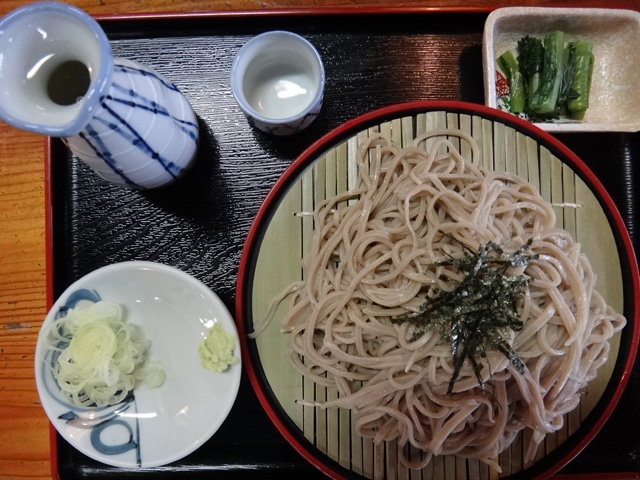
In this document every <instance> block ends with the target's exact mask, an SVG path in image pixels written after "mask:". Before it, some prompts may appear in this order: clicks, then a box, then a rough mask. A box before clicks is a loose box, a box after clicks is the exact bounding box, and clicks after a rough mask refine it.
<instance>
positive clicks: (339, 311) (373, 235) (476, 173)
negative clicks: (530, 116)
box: [283, 130, 625, 470]
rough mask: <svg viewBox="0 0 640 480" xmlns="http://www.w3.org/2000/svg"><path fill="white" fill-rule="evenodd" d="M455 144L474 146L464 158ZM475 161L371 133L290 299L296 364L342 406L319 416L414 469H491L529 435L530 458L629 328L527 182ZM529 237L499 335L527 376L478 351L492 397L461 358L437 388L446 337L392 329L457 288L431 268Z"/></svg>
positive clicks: (512, 247) (446, 357)
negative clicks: (436, 462) (344, 419)
mask: <svg viewBox="0 0 640 480" xmlns="http://www.w3.org/2000/svg"><path fill="white" fill-rule="evenodd" d="M428 137H433V138H432V139H431V140H430V142H432V144H431V146H430V147H429V148H428V149H426V148H425V145H426V140H427V138H428ZM454 137H455V138H456V139H459V140H460V141H461V142H466V143H467V144H468V145H469V149H470V151H471V153H472V158H471V160H466V159H464V158H463V157H462V156H461V154H460V153H459V150H458V148H456V146H455V145H454V143H452V141H451V140H449V138H454ZM477 159H478V150H477V146H476V145H475V143H474V141H473V140H472V139H471V138H470V137H469V136H468V135H466V134H465V133H463V132H458V131H449V130H447V131H441V132H432V133H430V134H429V135H425V136H423V137H420V138H418V139H416V140H415V142H414V144H413V145H412V146H411V147H408V148H404V149H400V148H398V147H396V146H394V145H393V144H392V143H391V142H390V141H389V140H388V139H387V138H385V137H384V136H382V135H375V136H372V137H371V138H369V140H368V141H367V142H366V143H365V144H364V145H363V146H362V147H361V148H360V150H359V153H358V172H359V173H358V183H357V186H356V188H355V189H354V190H352V191H350V192H348V193H345V194H342V195H338V196H336V197H334V198H330V199H328V200H326V201H324V202H323V203H322V204H320V205H319V206H318V207H317V208H316V210H315V212H314V236H313V239H312V245H311V249H310V251H309V253H308V255H307V256H306V257H305V258H304V260H303V268H304V280H303V281H302V282H301V283H299V284H298V285H295V286H294V287H293V288H291V289H289V290H288V291H287V292H286V293H287V294H291V295H292V304H291V308H290V309H289V311H288V313H287V314H286V317H285V319H284V321H283V328H284V329H285V330H286V331H287V332H290V343H289V345H290V352H289V358H290V361H291V363H292V364H293V365H294V366H295V367H296V368H297V369H298V370H299V371H300V372H302V374H304V375H305V376H306V377H308V378H309V379H312V380H314V381H315V382H317V383H318V384H322V385H327V386H334V387H336V388H337V390H338V392H339V396H338V398H337V399H336V400H330V401H327V402H326V403H324V404H323V405H322V406H323V407H326V408H328V407H343V408H347V409H351V410H352V411H353V412H355V413H356V414H357V420H356V422H355V428H356V429H357V431H358V433H359V434H360V435H362V436H364V437H372V438H373V439H374V442H384V441H390V440H397V442H398V444H399V445H400V446H406V445H407V444H410V445H411V446H413V447H415V448H417V449H420V450H422V451H424V452H426V453H427V454H426V455H424V456H423V457H424V458H423V459H421V460H417V461H416V460H409V459H408V458H407V456H406V455H405V456H404V457H405V458H403V459H402V461H403V462H404V463H405V465H407V466H408V467H410V468H421V467H423V466H424V465H426V464H427V463H428V462H429V461H430V459H431V457H432V455H445V454H456V455H460V456H463V457H469V458H477V459H480V460H481V461H483V462H486V463H487V464H489V465H491V466H492V467H494V468H496V469H497V470H499V469H500V467H499V465H498V463H497V462H496V457H497V455H498V454H499V453H500V452H502V451H503V450H504V449H505V448H507V447H508V446H509V445H510V444H511V443H512V441H513V440H514V439H515V437H516V435H517V434H518V433H519V432H520V431H522V430H525V429H529V430H531V432H532V440H533V441H532V442H530V443H531V445H530V448H529V450H528V452H527V456H528V457H529V458H531V457H533V456H534V455H535V451H536V449H537V446H538V444H539V443H540V442H541V441H542V440H543V439H544V437H545V435H546V434H548V433H550V432H554V431H556V430H558V429H560V428H561V427H562V426H563V421H564V420H563V415H564V414H566V413H567V412H569V411H571V410H573V409H574V408H576V406H578V404H579V401H580V394H581V389H583V388H584V387H585V386H586V385H587V382H589V380H591V379H593V378H594V377H595V376H596V372H597V370H598V368H599V367H600V366H601V365H602V364H603V363H604V362H605V361H606V359H607V356H608V353H609V339H610V338H611V337H612V335H613V334H614V332H616V331H618V330H620V329H621V328H622V327H623V326H624V325H625V319H624V318H623V317H622V316H621V315H619V314H617V313H616V312H615V311H614V310H613V309H612V308H611V307H610V306H608V305H607V304H606V302H605V301H604V300H603V298H602V296H601V295H600V294H599V293H598V292H597V291H596V290H595V289H594V285H595V281H596V278H595V275H594V273H593V271H592V269H591V266H590V264H589V261H588V260H587V258H586V257H585V256H584V255H583V254H582V253H581V251H580V245H579V244H577V243H575V241H574V240H573V239H572V237H571V236H570V235H569V234H568V233H567V232H566V231H564V230H562V229H559V228H557V227H556V226H555V225H556V218H555V214H554V211H553V209H552V207H551V205H549V204H548V203H547V202H545V201H544V200H543V198H542V197H541V196H540V194H539V193H538V192H537V190H536V189H535V187H534V186H533V185H531V184H530V183H528V182H526V181H524V180H523V179H521V178H519V177H517V176H514V175H510V174H506V173H498V172H492V171H487V170H484V169H481V168H479V167H478V166H477V165H478V161H477ZM528 241H531V245H530V249H529V252H531V253H534V254H537V255H538V259H537V260H536V261H534V262H532V263H530V264H529V265H528V266H526V269H524V271H522V270H523V268H521V269H520V271H517V272H514V273H513V274H514V275H516V274H523V275H526V276H528V277H530V279H531V281H530V283H529V284H528V285H527V286H526V288H525V291H524V293H523V295H522V296H521V298H520V299H519V300H518V303H517V313H518V315H519V318H520V319H521V321H522V322H523V323H524V327H523V328H522V329H521V330H519V331H517V332H513V331H509V332H506V334H507V335H508V341H509V343H510V344H511V346H512V348H513V349H514V350H515V351H516V353H517V355H518V356H519V358H520V359H522V361H523V362H524V364H525V368H524V373H523V374H521V373H519V372H518V370H517V369H516V368H514V366H513V365H512V364H511V363H510V362H509V360H508V359H507V358H506V357H505V355H503V354H502V353H500V352H498V351H493V350H491V349H490V348H487V352H486V358H480V359H478V361H479V362H480V363H481V365H482V378H483V379H484V381H485V382H486V385H487V388H486V389H482V388H480V385H479V383H478V380H477V378H476V376H475V374H474V371H473V369H472V368H471V366H470V365H469V364H468V362H465V363H464V365H463V367H462V369H461V371H460V374H459V377H458V379H457V380H456V382H455V385H454V388H453V391H452V392H451V393H447V387H448V386H449V381H450V379H451V376H452V373H453V370H454V366H453V363H452V358H453V357H452V345H451V342H450V341H446V340H445V339H444V338H443V337H442V336H441V335H440V333H439V332H438V330H436V329H433V330H429V331H427V332H426V333H424V334H423V335H421V336H419V337H418V338H416V337H415V335H414V331H415V328H414V326H413V325H412V324H411V323H409V322H405V323H400V324H398V323H394V322H392V321H391V319H392V318H395V317H399V316H403V315H405V316H406V315H407V314H408V313H411V312H418V311H419V310H420V306H421V304H423V302H424V301H425V297H426V296H427V295H428V294H429V292H430V291H431V293H433V292H434V291H437V290H432V289H438V290H439V291H443V290H451V288H452V287H451V285H452V282H454V283H455V282H456V281H459V280H460V271H458V269H457V268H456V267H455V266H453V265H445V266H443V265H438V262H439V261H441V260H442V259H444V258H461V257H462V256H464V254H465V252H467V251H477V250H478V248H479V247H480V246H482V245H486V244H487V243H488V242H494V243H496V244H498V245H500V246H501V247H502V248H503V249H504V250H505V251H516V250H517V249H518V248H520V247H521V246H522V245H524V244H525V243H526V242H528ZM516 270H517V269H516Z"/></svg>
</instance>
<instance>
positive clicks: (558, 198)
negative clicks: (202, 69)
mask: <svg viewBox="0 0 640 480" xmlns="http://www.w3.org/2000/svg"><path fill="white" fill-rule="evenodd" d="M444 128H449V129H460V130H463V131H465V132H467V133H469V134H471V135H472V137H473V138H474V139H475V141H476V142H477V143H478V146H479V148H480V152H481V159H480V164H481V165H482V166H484V167H486V168H489V169H494V170H496V171H507V172H510V173H514V174H517V175H519V176H521V177H523V178H525V179H527V180H528V181H529V182H531V183H532V184H534V185H535V186H536V187H537V188H538V189H539V191H540V192H541V194H542V196H543V197H544V198H545V200H547V201H549V202H551V203H552V204H553V205H555V206H554V209H555V211H556V215H557V224H558V226H560V227H563V228H564V229H566V230H568V231H569V232H570V233H571V234H572V235H573V236H574V238H575V239H576V240H577V241H578V242H579V243H581V245H582V251H583V252H584V253H586V254H587V256H588V257H589V259H590V261H591V263H592V265H593V268H594V271H595V272H596V273H597V275H598V283H597V285H598V289H599V290H600V292H601V293H602V294H603V296H604V297H605V299H606V300H607V301H608V302H609V304H610V305H612V306H613V307H614V308H616V310H617V311H622V305H623V298H622V291H623V289H622V273H621V269H620V265H619V262H617V261H612V259H617V258H619V257H618V251H617V248H616V244H615V240H614V235H613V232H612V230H611V226H610V224H609V222H608V220H607V218H606V216H605V214H604V212H603V209H602V207H601V206H600V203H599V202H598V200H597V198H596V197H595V196H594V194H593V193H592V191H591V190H590V188H589V187H588V186H587V185H586V184H585V183H584V182H583V181H582V180H581V179H580V178H579V176H578V175H577V174H576V173H575V172H574V171H573V170H572V168H571V167H569V166H568V165H566V164H565V163H563V162H562V161H561V160H559V159H558V158H557V157H555V156H554V155H553V154H552V153H551V152H550V151H549V150H547V149H546V148H545V147H544V146H541V145H539V144H538V142H537V141H536V140H535V139H533V138H531V137H530V136H528V135H526V134H523V133H521V132H519V131H517V130H515V129H513V128H511V127H509V126H506V125H504V124H502V123H498V122H494V121H492V120H489V119H485V118H482V117H479V116H472V115H467V114H459V113H449V112H444V111H435V112H427V113H424V114H418V115H415V116H410V117H404V118H398V119H395V120H391V121H389V122H386V123H383V124H381V125H378V126H376V127H372V128H370V129H368V130H366V131H362V132H360V133H359V134H357V135H355V136H353V137H351V138H350V139H348V140H347V141H345V142H343V143H342V144H340V145H338V146H336V147H334V148H332V149H331V150H329V151H327V152H326V154H324V155H323V156H322V157H321V158H319V159H318V160H317V161H315V162H314V163H313V165H311V166H309V167H308V168H307V169H306V170H305V171H304V173H303V174H302V176H301V177H300V178H299V179H298V180H297V181H296V182H295V184H294V185H293V186H292V187H291V188H290V190H289V191H288V192H287V193H286V195H285V196H284V197H283V199H282V201H281V203H280V204H279V206H278V208H277V210H276V212H275V214H274V216H273V218H272V219H271V221H270V223H269V225H268V227H267V228H266V233H265V236H264V239H263V241H262V244H261V246H260V251H259V254H258V258H257V263H256V269H255V276H254V281H253V285H254V287H253V291H252V305H253V311H252V318H253V319H254V322H255V323H256V324H257V323H259V320H260V319H261V318H263V317H264V316H265V314H266V312H267V310H268V308H269V306H270V305H271V303H272V302H273V300H274V298H275V297H276V296H277V295H278V293H280V292H281V291H283V290H284V289H285V288H286V287H287V286H288V285H290V284H291V283H293V282H295V281H297V280H299V279H300V278H301V276H302V270H301V266H300V265H301V264H300V261H301V258H302V257H303V256H304V255H305V254H306V251H307V249H308V246H309V244H310V242H311V237H312V235H313V219H312V217H310V216H304V215H303V216H300V215H299V214H300V213H301V212H312V211H313V210H314V208H315V205H316V203H318V202H320V201H322V200H324V199H325V198H327V197H331V196H334V195H336V194H337V193H340V192H344V191H346V190H349V189H352V188H353V187H354V184H355V181H356V178H357V170H356V152H357V149H358V144H360V143H361V142H362V141H363V139H365V138H366V137H367V136H368V135H369V134H370V133H371V132H378V131H380V132H382V133H384V134H386V135H387V136H388V137H390V138H391V139H392V140H393V141H394V142H395V143H397V144H399V145H402V146H406V145H408V144H410V143H411V141H412V140H413V139H414V138H415V137H416V136H418V135H420V134H421V133H423V132H427V131H431V130H436V129H444ZM462 144H463V145H460V148H461V152H462V153H463V155H465V156H466V157H467V158H468V153H469V152H468V148H466V146H465V145H464V142H462ZM287 305H288V303H287V302H283V304H282V305H280V308H279V310H278V312H277V314H276V316H275V318H274V319H273V321H272V322H271V323H270V325H269V327H268V328H267V329H266V330H265V331H263V332H262V333H261V334H260V335H259V336H258V338H257V339H256V342H257V349H258V352H259V356H260V362H261V366H262V368H263V371H264V373H265V376H266V379H267V381H268V383H269V385H270V387H271V389H272V390H273V393H274V394H275V396H276V397H277V399H278V401H279V402H280V404H281V407H282V408H283V409H284V411H285V412H286V414H287V415H288V416H289V417H290V418H291V419H292V420H293V422H295V424H296V425H297V427H298V428H299V429H300V430H301V431H302V432H303V433H304V436H305V437H306V438H307V440H308V441H309V442H311V443H312V444H313V445H315V447H316V448H317V449H318V451H320V452H322V453H323V454H325V455H327V456H328V457H329V458H331V459H333V460H335V461H336V462H338V463H339V464H340V465H342V466H343V467H345V468H347V469H349V470H351V471H353V472H354V473H355V474H357V475H356V476H358V475H360V476H362V477H364V478H375V479H378V478H380V479H382V478H384V479H386V480H393V479H411V480H414V479H451V480H461V479H467V478H469V479H493V478H499V477H505V476H509V475H510V474H512V473H517V472H519V471H521V470H522V469H523V468H524V469H526V468H527V467H528V465H525V464H524V461H523V450H524V447H525V445H526V444H527V442H528V439H529V435H526V434H525V435H522V434H521V435H520V436H519V437H518V439H517V440H516V441H515V442H514V444H513V445H512V446H511V447H510V448H509V449H507V450H506V451H505V452H504V453H502V454H501V455H500V465H501V466H502V469H503V472H502V474H498V473H496V472H494V471H491V470H490V469H489V468H488V467H487V466H486V465H484V464H481V463H479V462H478V461H474V460H465V459H461V458H456V457H454V456H443V457H435V458H434V460H433V461H432V462H431V463H430V464H429V465H428V466H427V467H426V468H425V469H423V470H421V471H411V470H408V469H406V468H405V467H404V466H403V465H402V464H401V463H400V462H399V460H398V447H397V445H396V444H395V443H389V444H386V445H377V446H374V445H373V443H372V441H371V440H369V439H362V438H360V437H359V436H358V435H357V434H356V433H354V432H353V431H352V428H351V425H352V420H354V418H352V416H353V415H354V414H352V413H351V412H349V411H346V410H337V409H330V410H324V409H321V408H316V407H313V406H302V405H301V404H300V403H299V402H300V401H301V400H305V401H306V402H308V403H311V402H322V401H323V400H327V399H331V398H335V396H336V395H337V393H336V391H335V390H334V389H327V388H324V387H320V386H317V385H315V383H314V382H311V381H308V380H306V379H304V378H302V376H301V375H300V374H299V373H298V372H297V371H295V370H294V369H293V367H291V366H290V365H289V363H288V361H287V359H286V358H285V353H286V351H287V342H288V335H287V334H284V333H282V332H281V330H280V324H281V319H282V318H283V316H284V313H285V310H286V308H287ZM618 340H619V337H616V339H615V341H614V342H613V343H614V345H612V351H611V354H610V357H609V362H608V363H607V364H606V365H605V366H603V367H602V369H601V370H600V371H599V375H598V378H596V379H595V380H594V381H593V382H592V383H591V384H590V385H589V386H588V389H587V390H586V392H585V393H584V395H583V399H582V402H581V405H580V408H579V409H577V410H575V411H574V412H571V413H570V414H568V415H567V417H566V419H565V420H566V421H565V427H564V428H563V429H562V430H561V431H559V432H557V433H556V434H554V435H548V436H547V439H546V440H545V442H544V444H543V445H541V447H540V448H539V449H538V455H537V457H536V460H535V461H538V460H539V459H541V458H542V457H543V456H544V455H545V454H547V453H549V452H551V451H552V450H554V449H555V448H556V446H557V445H559V444H561V443H562V442H564V441H565V440H566V439H567V437H568V436H569V435H571V434H572V433H573V432H574V431H575V430H576V429H577V428H578V426H579V425H580V423H581V420H582V419H584V418H585V416H586V415H587V414H588V413H589V412H590V411H591V410H592V408H593V406H594V405H595V404H596V402H597V400H598V399H599V398H600V396H601V395H602V392H603V390H604V388H605V386H606V384H607V382H608V380H609V378H610V376H611V371H612V368H613V364H614V363H615V359H616V356H617V352H618V344H617V342H618ZM306 402H305V403H306ZM409 454H410V455H420V452H415V451H411V452H409Z"/></svg>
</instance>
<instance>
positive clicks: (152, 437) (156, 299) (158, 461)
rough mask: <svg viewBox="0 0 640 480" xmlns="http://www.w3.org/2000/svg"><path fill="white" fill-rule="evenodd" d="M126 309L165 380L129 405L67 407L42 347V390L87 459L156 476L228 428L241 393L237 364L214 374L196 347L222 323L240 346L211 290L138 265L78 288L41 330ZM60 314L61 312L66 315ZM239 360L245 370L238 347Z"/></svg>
mask: <svg viewBox="0 0 640 480" xmlns="http://www.w3.org/2000/svg"><path fill="white" fill-rule="evenodd" d="M98 299H102V300H110V301H113V302H116V303H119V304H121V305H122V306H123V307H124V309H125V315H126V318H127V321H128V322H129V323H131V324H134V325H138V326H140V327H141V328H142V330H143V332H144V334H145V335H146V337H147V338H148V339H149V340H150V341H151V347H150V350H149V357H150V358H151V359H152V360H156V361H158V362H159V363H160V364H161V366H162V368H163V369H164V371H165V374H166V379H165V382H164V384H163V385H161V386H160V387H157V388H149V387H146V386H144V385H143V386H140V387H138V388H136V389H135V390H134V391H133V395H132V396H130V397H131V398H128V399H127V400H125V401H124V402H123V403H120V404H119V405H115V406H113V407H108V408H78V407H74V406H72V405H71V404H69V403H67V402H65V401H64V399H63V397H62V396H61V394H60V388H59V387H58V385H57V382H56V380H55V379H54V378H53V375H52V373H51V368H50V365H51V361H52V352H51V350H50V349H48V348H47V345H46V344H45V343H46V342H45V341H44V340H43V339H41V338H39V339H38V343H37V346H36V354H35V373H36V384H37V387H38V393H39V394H40V400H41V402H42V406H43V407H44V409H45V411H46V413H47V415H48V416H49V419H50V421H51V422H52V423H53V425H54V426H55V428H56V429H57V430H58V432H59V433H60V434H61V436H62V437H63V438H65V439H66V440H67V441H69V442H70V443H71V444H72V445H73V446H74V447H76V448H77V449H78V450H80V451H81V452H82V453H84V454H85V455H87V456H89V457H91V458H93V459H95V460H98V461H100V462H103V463H105V464H109V465H113V466H119V467H154V466H160V465H164V464H167V463H171V462H173V461H176V460H178V459H180V458H182V457H184V456H186V455H188V454H189V453H191V452H193V451H194V450H196V449H197V448H198V447H199V446H201V445H202V444H203V443H204V442H206V441H207V440H208V439H209V438H210V437H211V436H212V435H213V434H214V433H215V432H216V431H217V430H218V428H219V427H220V426H221V425H222V423H223V421H224V420H225V418H226V417H227V415H228V413H229V411H230V410H231V407H232V406H233V403H234V401H235V399H236V395H237V393H238V388H239V386H240V376H241V369H242V366H241V362H238V363H237V364H236V365H233V366H231V367H229V369H227V370H226V371H225V372H222V373H216V372H212V371H210V370H207V369H205V368H203V367H202V366H201V365H200V357H199V355H198V345H199V344H200V342H201V341H202V340H203V339H204V338H206V335H207V332H208V330H209V328H210V327H211V326H212V325H213V324H215V323H216V322H220V324H221V325H222V327H223V328H224V330H225V331H226V332H228V333H230V334H233V335H235V337H236V338H237V335H238V334H237V330H236V327H235V323H234V321H233V319H232V317H231V315H230V314H229V311H228V310H227V308H226V307H225V305H224V303H222V301H221V300H220V299H219V298H218V297H217V295H216V294H215V293H213V292H212V291H211V290H210V289H209V288H208V287H207V286H206V285H204V284H203V283H202V282H200V281H199V280H197V279H195V278H193V277H192V276H190V275H188V274H187V273H185V272H182V271H181V270H178V269H176V268H173V267H169V266H166V265H162V264H158V263H152V262H142V261H132V262H124V263H118V264H114V265H109V266H106V267H103V268H100V269H98V270H96V271H94V272H92V273H90V274H88V275H86V276H85V277H83V278H81V279H80V280H78V281H76V282H75V283H74V284H72V285H71V286H70V287H69V288H68V289H67V290H66V291H65V292H64V293H63V294H62V295H61V296H60V298H59V299H58V300H57V301H56V302H55V304H54V305H53V307H52V308H51V310H50V311H49V314H48V315H47V317H46V319H45V321H44V323H43V327H45V326H46V325H48V324H50V323H51V322H54V321H55V320H56V318H58V317H60V315H64V309H65V308H69V307H73V306H74V305H77V304H82V303H83V302H90V301H97V300H98ZM61 309H62V310H61ZM234 355H235V356H236V357H237V358H238V359H239V360H240V347H239V346H238V344H236V348H235V351H234Z"/></svg>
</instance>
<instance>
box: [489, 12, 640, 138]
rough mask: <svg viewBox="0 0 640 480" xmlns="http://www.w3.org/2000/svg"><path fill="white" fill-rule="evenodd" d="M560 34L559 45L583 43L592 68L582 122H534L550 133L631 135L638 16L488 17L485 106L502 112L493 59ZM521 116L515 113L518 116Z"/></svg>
mask: <svg viewBox="0 0 640 480" xmlns="http://www.w3.org/2000/svg"><path fill="white" fill-rule="evenodd" d="M555 30H562V31H563V32H564V33H565V43H567V42H570V41H574V40H581V39H582V40H589V41H591V42H592V44H593V55H594V59H595V60H594V69H593V75H592V83H591V91H590V95H589V108H588V109H587V111H586V113H585V115H584V118H583V119H582V120H579V121H577V120H569V119H565V118H558V119H554V120H551V121H549V122H543V123H536V125H537V126H539V127H540V128H542V129H543V130H547V131H550V132H596V131H600V132H602V131H610V132H636V131H639V130H640V13H639V12H635V11H631V10H618V9H604V8H553V7H505V8H499V9H497V10H494V11H493V12H491V14H489V16H488V18H487V21H486V23H485V28H484V37H483V52H482V56H483V64H484V94H485V104H486V105H488V106H489V107H493V108H499V109H502V110H508V109H507V107H506V106H505V103H504V101H503V99H502V98H500V96H499V95H498V94H497V92H496V79H497V74H496V69H497V67H496V59H497V58H498V57H499V56H500V55H501V54H502V53H504V52H505V51H506V50H512V51H513V53H514V55H517V42H518V40H519V39H520V38H522V37H524V36H526V35H531V36H535V37H539V38H542V37H544V35H545V34H547V33H549V32H552V31H555ZM522 115H523V114H521V116H522Z"/></svg>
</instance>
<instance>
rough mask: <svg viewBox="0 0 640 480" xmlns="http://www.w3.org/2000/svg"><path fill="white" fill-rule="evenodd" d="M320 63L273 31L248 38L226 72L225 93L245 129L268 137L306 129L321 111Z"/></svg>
mask: <svg viewBox="0 0 640 480" xmlns="http://www.w3.org/2000/svg"><path fill="white" fill-rule="evenodd" d="M324 83H325V73H324V65H323V63H322V58H320V54H319V53H318V51H317V50H316V48H315V47H314V46H313V45H312V44H311V43H310V42H309V41H308V40H307V39H305V38H303V37H301V36H300V35H297V34H295V33H292V32H287V31H283V30H274V31H269V32H265V33H262V34H260V35H257V36H255V37H253V38H251V39H250V40H249V41H248V42H247V43H245V44H244V45H243V46H242V48H241V49H240V50H239V51H238V53H237V55H236V57H235V58H234V61H233V65H232V67H231V91H232V93H233V96H234V97H235V99H236V102H237V103H238V105H239V106H240V108H241V110H242V111H243V113H244V114H245V116H246V117H247V119H248V121H249V123H250V124H251V125H253V126H254V127H256V128H258V129H259V130H262V131H263V132H266V133H270V134H272V135H280V136H283V135H291V134H294V133H298V132H300V131H302V130H304V129H305V128H307V127H308V126H309V125H311V123H312V122H313V121H314V120H315V119H316V117H317V116H318V114H319V113H320V110H321V109H322V101H323V98H324Z"/></svg>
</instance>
